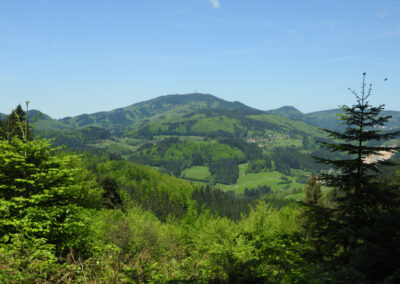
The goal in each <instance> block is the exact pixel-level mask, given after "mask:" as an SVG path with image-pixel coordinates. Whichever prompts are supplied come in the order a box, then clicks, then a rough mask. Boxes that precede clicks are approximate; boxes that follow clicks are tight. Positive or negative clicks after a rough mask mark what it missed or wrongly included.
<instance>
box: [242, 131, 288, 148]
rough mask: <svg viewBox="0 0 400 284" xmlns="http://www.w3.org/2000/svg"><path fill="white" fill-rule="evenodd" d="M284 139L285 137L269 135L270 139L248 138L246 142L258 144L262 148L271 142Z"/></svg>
mask: <svg viewBox="0 0 400 284" xmlns="http://www.w3.org/2000/svg"><path fill="white" fill-rule="evenodd" d="M283 139H286V138H285V137H284V136H283V135H273V134H268V138H248V139H247V140H246V142H247V143H257V146H258V147H260V148H262V147H264V146H265V145H266V144H267V143H269V142H272V141H276V140H283Z"/></svg>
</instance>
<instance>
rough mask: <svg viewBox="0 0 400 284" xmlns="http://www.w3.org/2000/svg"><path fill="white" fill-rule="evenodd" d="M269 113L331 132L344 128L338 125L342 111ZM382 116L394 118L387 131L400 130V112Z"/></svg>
mask: <svg viewBox="0 0 400 284" xmlns="http://www.w3.org/2000/svg"><path fill="white" fill-rule="evenodd" d="M267 113H272V114H276V115H279V116H283V117H286V118H290V119H294V120H300V121H303V122H305V123H307V124H309V125H313V126H316V127H319V128H326V129H331V130H341V129H343V126H341V125H340V124H338V117H337V115H336V114H337V113H342V111H341V109H339V108H337V109H330V110H323V111H316V112H310V113H305V114H304V113H302V112H301V111H299V110H298V109H296V108H294V107H291V106H284V107H281V108H278V109H273V110H268V111H267ZM381 115H382V116H392V118H391V119H390V120H389V122H388V123H387V124H386V127H385V128H386V129H400V111H391V110H384V111H382V113H381Z"/></svg>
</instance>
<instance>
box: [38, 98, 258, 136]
mask: <svg viewBox="0 0 400 284" xmlns="http://www.w3.org/2000/svg"><path fill="white" fill-rule="evenodd" d="M204 109H224V110H232V111H241V112H246V113H248V114H258V113H262V111H260V110H256V109H253V108H251V107H248V106H246V105H244V104H242V103H240V102H228V101H225V100H222V99H219V98H217V97H215V96H212V95H209V94H200V93H193V94H186V95H166V96H161V97H158V98H155V99H151V100H148V101H144V102H140V103H136V104H133V105H130V106H127V107H124V108H118V109H115V110H112V111H108V112H106V111H104V112H97V113H93V114H82V115H78V116H75V117H65V118H63V119H61V120H58V121H59V122H61V123H62V124H59V125H54V126H50V125H49V124H48V123H46V125H41V122H40V123H39V126H38V128H39V129H46V128H48V127H55V128H57V127H60V128H65V129H72V128H79V127H86V126H96V127H102V128H105V129H107V130H111V131H113V132H114V133H116V134H122V133H123V132H125V131H126V130H128V129H129V128H132V127H133V126H135V125H138V124H140V123H141V122H142V121H144V120H154V119H162V118H165V117H176V116H180V115H184V114H187V113H190V112H194V111H199V110H204ZM48 122H50V121H48Z"/></svg>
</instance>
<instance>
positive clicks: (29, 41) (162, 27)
mask: <svg viewBox="0 0 400 284" xmlns="http://www.w3.org/2000/svg"><path fill="white" fill-rule="evenodd" d="M363 72H367V81H368V82H371V83H372V84H373V96H372V97H371V100H370V101H371V103H373V104H381V103H382V104H386V109H392V110H400V1H399V0H392V1H389V0H375V1H372V0H351V1H350V0H303V1H299V0H291V1H285V0H279V1H278V0H275V1H272V0H109V1H103V0H77V1H75V0H58V1H55V0H48V1H43V0H26V1H22V0H12V1H11V0H0V102H1V103H0V112H3V113H9V112H10V111H11V109H12V108H14V107H15V106H16V105H17V104H18V103H21V104H23V103H24V101H25V100H26V99H29V100H30V101H31V107H32V108H34V109H39V110H41V111H42V112H44V113H46V114H49V115H50V116H52V117H54V118H61V117H64V116H73V115H78V114H81V113H93V112H97V111H104V110H112V109H115V108H118V107H123V106H127V105H130V104H133V103H136V102H140V101H143V100H148V99H151V98H154V97H157V96H161V95H166V94H175V93H189V92H193V91H194V90H197V91H198V92H203V93H210V94H213V95H215V96H217V97H220V98H223V99H226V100H228V101H241V102H243V103H245V104H247V105H250V106H253V107H256V108H259V109H264V110H267V109H273V108H278V107H281V106H284V105H292V106H295V107H296V108H298V109H299V110H301V111H303V112H311V111H317V110H324V109H331V108H335V107H337V106H338V105H339V104H352V103H353V102H354V99H353V97H352V96H351V94H350V93H349V91H348V90H347V88H348V87H352V88H354V89H356V90H359V88H360V82H361V77H362V73H363ZM386 77H387V78H388V80H387V81H384V79H385V78H386Z"/></svg>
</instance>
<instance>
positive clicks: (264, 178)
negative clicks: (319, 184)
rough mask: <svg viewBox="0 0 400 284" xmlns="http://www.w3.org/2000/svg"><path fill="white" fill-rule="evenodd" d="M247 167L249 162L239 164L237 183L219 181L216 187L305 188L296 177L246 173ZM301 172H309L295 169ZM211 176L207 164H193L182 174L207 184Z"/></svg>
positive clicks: (232, 188) (298, 172)
mask: <svg viewBox="0 0 400 284" xmlns="http://www.w3.org/2000/svg"><path fill="white" fill-rule="evenodd" d="M246 169H247V163H244V164H240V165H239V179H238V181H237V183H236V184H232V185H226V184H219V183H217V184H216V185H215V187H216V188H221V189H223V190H226V191H229V190H233V191H235V192H236V193H243V191H244V189H245V188H246V187H247V188H254V187H257V186H260V185H267V186H269V187H271V188H272V189H273V190H283V189H288V188H298V189H300V188H305V185H304V184H300V183H296V177H290V176H285V175H283V174H281V173H280V172H277V171H270V172H261V173H249V174H246ZM300 174H307V172H305V171H300V170H294V171H293V175H294V176H296V175H300ZM210 176H211V175H210V171H209V169H208V167H207V166H193V167H191V168H188V169H185V170H184V171H183V172H182V175H181V177H182V178H185V179H190V180H196V184H199V185H205V184H206V183H207V182H208V179H209V178H210ZM282 177H284V178H285V177H286V178H287V179H288V180H289V181H290V182H287V183H285V181H284V180H283V179H282Z"/></svg>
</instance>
